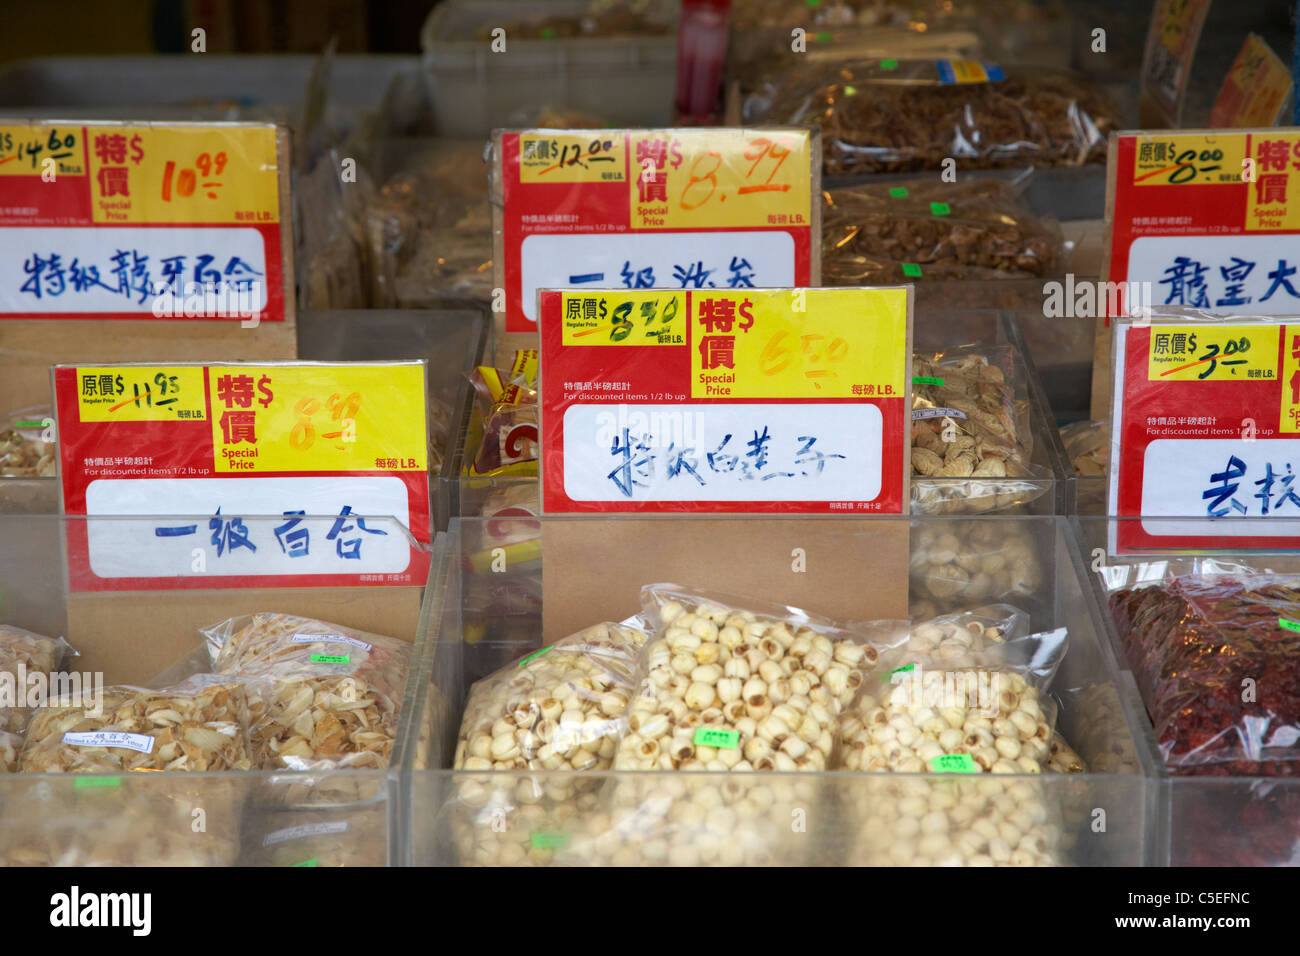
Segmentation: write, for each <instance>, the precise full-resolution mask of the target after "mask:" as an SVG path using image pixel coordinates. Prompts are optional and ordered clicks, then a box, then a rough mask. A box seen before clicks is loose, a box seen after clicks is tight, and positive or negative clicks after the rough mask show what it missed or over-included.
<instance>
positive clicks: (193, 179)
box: [162, 152, 226, 202]
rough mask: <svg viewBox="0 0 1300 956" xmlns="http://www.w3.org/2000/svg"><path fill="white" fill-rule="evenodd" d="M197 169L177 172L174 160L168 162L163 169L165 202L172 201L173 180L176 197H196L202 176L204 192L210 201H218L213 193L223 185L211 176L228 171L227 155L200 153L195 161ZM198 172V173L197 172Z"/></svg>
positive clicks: (163, 195) (222, 153) (163, 196)
mask: <svg viewBox="0 0 1300 956" xmlns="http://www.w3.org/2000/svg"><path fill="white" fill-rule="evenodd" d="M194 166H195V169H188V168H187V169H182V170H181V171H180V172H179V173H177V172H176V163H175V162H174V161H173V160H170V159H169V160H167V165H166V166H165V167H164V168H163V181H162V198H163V202H171V201H172V179H173V177H175V181H176V195H177V196H180V197H182V198H188V197H190V196H193V195H194V190H195V189H196V188H197V187H198V186H199V185H200V183H199V177H200V176H202V177H203V179H204V182H203V183H202V186H203V189H204V191H205V192H206V193H207V196H208V198H209V199H216V198H217V194H216V193H215V192H214V191H213V190H215V189H219V188H220V187H221V183H219V182H216V181H213V180H210V179H209V177H210V176H220V175H221V174H222V173H223V172H225V169H226V154H225V153H224V152H221V153H217V154H216V155H215V156H214V155H212V154H209V153H199V155H198V158H197V159H195V160H194ZM196 170H197V172H196Z"/></svg>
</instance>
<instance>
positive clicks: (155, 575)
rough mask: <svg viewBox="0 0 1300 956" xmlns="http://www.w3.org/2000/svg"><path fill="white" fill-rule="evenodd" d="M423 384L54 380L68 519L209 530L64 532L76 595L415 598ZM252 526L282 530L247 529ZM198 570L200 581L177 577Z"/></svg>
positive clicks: (136, 368) (344, 367)
mask: <svg viewBox="0 0 1300 956" xmlns="http://www.w3.org/2000/svg"><path fill="white" fill-rule="evenodd" d="M425 371H426V370H425V363H424V362H423V361H411V362H377V363H364V364H363V363H350V364H348V363H343V364H339V363H312V362H297V363H287V362H286V363H243V364H232V365H216V364H212V365H203V364H181V363H178V364H173V365H141V364H120V365H102V366H62V365H60V366H55V367H54V368H53V369H52V371H51V379H52V386H53V389H54V394H55V401H56V412H57V426H58V434H59V451H60V479H61V487H62V494H63V508H64V511H65V513H67V514H84V515H88V516H101V515H147V516H153V515H207V516H209V518H208V521H207V523H206V524H203V523H196V522H194V521H193V520H189V521H180V520H178V521H175V522H167V521H165V520H159V521H158V522H157V524H156V526H155V527H153V528H152V529H151V528H149V527H146V526H145V525H146V523H145V522H132V523H131V524H130V525H129V526H125V527H121V528H118V529H109V528H108V527H107V526H104V525H102V524H100V523H98V522H86V523H78V524H77V525H76V526H73V527H70V528H69V532H68V533H69V544H70V555H69V565H70V570H71V573H72V580H73V587H74V589H75V590H126V589H129V588H131V587H133V586H140V585H143V584H144V583H145V582H149V586H153V587H167V588H178V587H195V586H199V585H200V584H202V585H203V586H206V587H213V586H218V587H220V586H239V585H240V584H242V583H247V582H249V581H254V580H256V581H258V582H259V583H261V584H263V585H265V584H267V583H268V582H270V581H274V580H276V579H279V580H280V581H281V582H283V583H285V584H288V585H290V586H328V585H333V584H341V583H348V584H356V583H366V584H383V585H387V586H396V585H410V584H417V583H423V580H424V574H423V573H422V572H423V568H422V567H421V562H423V561H424V560H425V558H424V551H422V550H421V549H419V547H418V546H417V547H416V548H412V546H411V544H412V542H411V537H414V539H415V540H416V541H426V540H428V538H429V535H430V533H431V524H432V522H431V508H430V500H429V465H430V462H431V461H432V460H434V458H433V452H432V451H431V449H430V441H429V432H428V428H427V425H426V423H427V421H428V391H427V386H426V374H425ZM257 515H273V516H274V515H278V516H283V521H282V522H279V523H276V524H273V525H271V526H270V527H268V526H266V525H250V523H249V521H248V520H247V519H248V518H249V517H250V516H257ZM380 516H391V517H392V518H393V519H395V520H394V521H393V522H385V521H382V520H380ZM367 519H369V520H367ZM151 530H152V534H150V533H149V532H150V531H151ZM123 534H126V535H128V537H126V538H123V537H122V535H123ZM200 555H201V556H202V565H201V568H202V571H203V580H200V579H194V580H186V579H185V578H184V577H178V576H177V569H178V567H183V568H188V567H190V564H191V562H192V561H195V560H198V557H199V556H200ZM214 581H215V582H216V584H215V585H214V583H213V582H214Z"/></svg>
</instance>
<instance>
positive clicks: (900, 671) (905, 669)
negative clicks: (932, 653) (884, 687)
mask: <svg viewBox="0 0 1300 956" xmlns="http://www.w3.org/2000/svg"><path fill="white" fill-rule="evenodd" d="M914 670H916V665H915V664H906V665H904V666H902V667H895V668H894V669H893V670H892V671H890V672H889V673H888V674H881V675H880V683H882V684H888V683H889V679H890V678H891V677H893V676H894V675H895V674H905V673H907V672H908V671H914Z"/></svg>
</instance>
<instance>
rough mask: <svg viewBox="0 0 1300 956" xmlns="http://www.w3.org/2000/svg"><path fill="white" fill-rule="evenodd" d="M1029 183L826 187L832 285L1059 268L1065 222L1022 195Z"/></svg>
mask: <svg viewBox="0 0 1300 956" xmlns="http://www.w3.org/2000/svg"><path fill="white" fill-rule="evenodd" d="M1021 189H1023V186H1020V187H1017V186H1016V185H1013V184H1011V183H1007V182H1003V181H1002V180H995V179H964V180H960V181H959V182H956V183H942V182H937V181H935V182H931V181H928V180H924V181H922V180H909V181H907V182H904V183H896V184H880V185H867V186H853V187H850V188H846V189H834V190H830V191H827V192H825V193H824V194H823V196H824V201H823V204H822V206H823V212H822V280H823V284H825V285H843V286H864V285H892V284H894V283H899V282H911V281H913V280H914V279H916V278H923V279H949V280H951V279H1009V278H1027V277H1033V276H1043V275H1053V274H1056V273H1057V272H1058V271H1059V270H1060V269H1061V266H1062V262H1063V260H1064V257H1065V246H1064V240H1063V239H1062V236H1061V230H1060V227H1059V226H1058V225H1057V224H1056V223H1055V222H1054V221H1052V220H1048V219H1040V218H1038V217H1036V216H1034V215H1033V214H1032V213H1031V212H1030V211H1029V209H1028V208H1027V207H1025V206H1024V205H1023V204H1022V203H1021V202H1020V201H1019V200H1018V196H1019V194H1020V191H1021Z"/></svg>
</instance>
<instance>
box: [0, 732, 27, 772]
mask: <svg viewBox="0 0 1300 956" xmlns="http://www.w3.org/2000/svg"><path fill="white" fill-rule="evenodd" d="M22 752H23V737H22V734H12V733H9V732H8V731H4V730H0V773H14V772H15V771H16V770H17V769H18V758H19V756H20V755H21V754H22Z"/></svg>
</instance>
